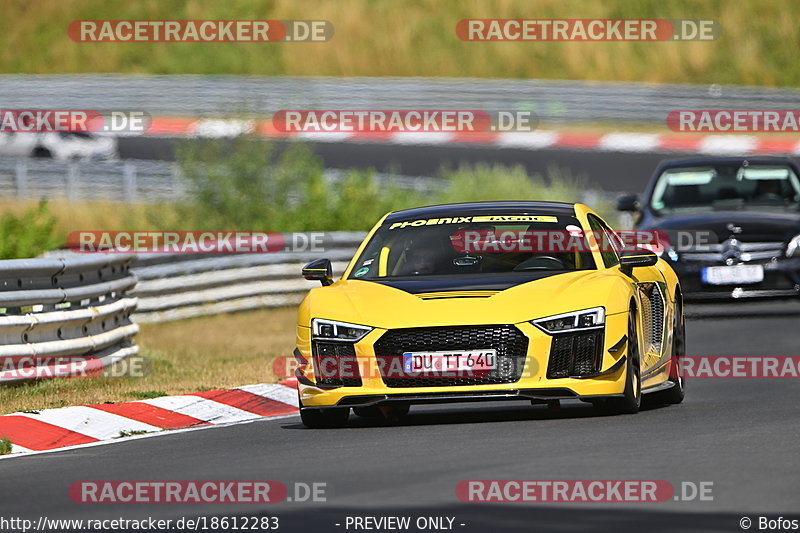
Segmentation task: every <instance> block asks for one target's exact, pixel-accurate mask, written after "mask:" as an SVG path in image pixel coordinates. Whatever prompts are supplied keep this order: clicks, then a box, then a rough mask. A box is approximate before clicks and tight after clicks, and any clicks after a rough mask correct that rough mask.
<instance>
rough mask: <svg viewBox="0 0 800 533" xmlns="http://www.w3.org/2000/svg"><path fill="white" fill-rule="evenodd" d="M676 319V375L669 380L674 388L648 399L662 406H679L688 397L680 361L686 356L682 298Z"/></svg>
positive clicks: (671, 372) (674, 321)
mask: <svg viewBox="0 0 800 533" xmlns="http://www.w3.org/2000/svg"><path fill="white" fill-rule="evenodd" d="M675 300H676V301H675V318H674V319H673V321H672V338H673V340H672V355H671V362H670V363H671V365H674V366H673V367H672V368H674V370H672V369H670V374H674V376H673V377H671V378H669V381H671V382H672V387H671V388H669V389H667V390H665V391H661V392H656V393H654V394H652V395H650V396H649V397H648V401H650V400H652V401H653V402H657V403H661V404H665V403H666V404H678V403H681V402H682V401H683V398H684V396H685V395H686V380H685V379H684V377H683V371H682V370H681V365H680V363H679V362H678V360H679V359H680V358H681V357H683V356H684V355H686V323H685V320H684V317H683V305H682V304H681V300H680V296H678V297H676V299H675Z"/></svg>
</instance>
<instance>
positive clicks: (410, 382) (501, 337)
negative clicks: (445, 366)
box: [375, 325, 528, 387]
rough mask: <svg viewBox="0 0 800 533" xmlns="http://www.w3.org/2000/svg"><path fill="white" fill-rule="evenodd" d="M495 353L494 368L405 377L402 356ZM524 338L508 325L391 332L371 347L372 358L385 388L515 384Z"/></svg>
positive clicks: (525, 345) (522, 363) (521, 363)
mask: <svg viewBox="0 0 800 533" xmlns="http://www.w3.org/2000/svg"><path fill="white" fill-rule="evenodd" d="M488 349H492V350H495V351H496V353H497V368H495V369H493V370H484V371H473V372H471V373H455V372H449V373H444V374H439V375H426V374H425V373H417V374H413V373H408V374H407V373H405V371H404V369H403V353H405V352H433V351H447V350H488ZM527 352H528V338H527V337H526V336H525V335H523V334H522V332H521V331H520V330H518V329H517V328H516V327H514V326H512V325H496V326H447V327H437V328H407V329H393V330H389V331H387V332H386V333H384V334H383V335H382V336H381V338H380V339H378V341H377V342H376V343H375V356H376V358H377V360H378V367H379V369H380V372H381V377H382V378H383V382H384V383H385V384H386V386H387V387H442V386H444V387H456V386H461V385H490V384H494V383H514V382H516V381H519V379H520V377H521V376H522V370H523V367H524V366H525V356H526V354H527Z"/></svg>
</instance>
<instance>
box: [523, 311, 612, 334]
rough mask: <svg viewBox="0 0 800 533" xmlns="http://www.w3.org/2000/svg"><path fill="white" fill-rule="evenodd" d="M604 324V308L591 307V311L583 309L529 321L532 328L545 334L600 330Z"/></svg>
mask: <svg viewBox="0 0 800 533" xmlns="http://www.w3.org/2000/svg"><path fill="white" fill-rule="evenodd" d="M605 322H606V310H605V308H604V307H593V308H592V309H584V310H583V311H575V312H574V313H564V314H563V315H555V316H548V317H546V318H539V319H537V320H531V323H533V325H534V326H537V327H539V328H540V329H542V330H544V331H545V332H546V333H562V332H564V331H575V330H586V329H598V328H602V327H603V324H605Z"/></svg>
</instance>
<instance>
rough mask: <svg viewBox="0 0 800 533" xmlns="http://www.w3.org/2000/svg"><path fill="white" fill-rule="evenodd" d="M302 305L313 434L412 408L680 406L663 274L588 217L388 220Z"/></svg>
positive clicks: (669, 296)
mask: <svg viewBox="0 0 800 533" xmlns="http://www.w3.org/2000/svg"><path fill="white" fill-rule="evenodd" d="M303 276H304V277H305V278H306V279H309V280H318V281H320V282H322V285H323V286H322V287H317V288H315V289H312V290H311V291H309V293H308V295H307V296H306V297H305V299H304V300H303V302H302V303H301V305H300V309H299V313H298V325H297V348H296V350H295V352H294V355H295V358H296V359H297V362H298V365H299V366H298V368H297V370H296V376H297V378H298V382H299V387H298V392H299V398H300V414H301V417H302V421H303V423H304V424H305V425H306V426H308V427H312V428H322V427H341V426H344V425H345V424H346V423H347V420H348V417H349V415H350V410H351V409H352V410H353V411H354V412H355V414H356V415H359V416H384V417H387V418H389V419H391V420H394V419H397V418H399V417H402V416H404V415H405V414H406V413H408V411H409V406H410V405H412V404H425V403H440V402H462V401H483V400H490V401H493V400H526V401H530V402H532V403H546V404H550V405H553V404H558V402H559V401H560V400H568V399H578V400H583V401H586V402H591V403H592V404H593V405H594V406H595V407H596V408H597V409H598V410H599V411H601V412H603V413H609V414H613V413H636V412H637V411H638V410H639V407H640V405H641V399H642V395H643V394H649V393H654V394H652V396H650V397H653V398H656V399H657V400H658V401H659V402H662V403H679V402H681V401H682V400H683V396H684V383H683V379H682V376H681V372H680V365H679V364H678V363H679V358H680V357H681V356H682V355H683V354H684V344H685V341H684V339H685V336H684V322H683V307H682V297H681V290H680V286H679V284H678V279H677V277H676V275H675V273H674V272H673V271H672V269H671V268H670V267H669V266H668V265H667V263H666V262H665V261H663V260H661V259H659V258H658V256H657V255H656V254H655V253H653V252H652V251H649V250H647V249H644V248H640V247H636V246H631V244H630V243H629V242H627V241H626V240H625V239H624V238H622V237H620V235H618V234H617V233H615V232H614V231H613V230H612V229H611V228H610V227H609V226H608V225H607V224H606V223H605V222H604V221H603V220H602V219H601V218H600V217H599V216H598V215H597V214H596V213H594V212H593V211H592V210H591V209H589V208H588V207H586V206H585V205H582V204H565V203H555V202H476V203H462V204H449V205H437V206H430V207H420V208H415V209H408V210H404V211H397V212H393V213H389V214H388V215H386V216H384V217H383V219H381V220H380V221H379V222H378V223H377V224H376V225H375V227H374V228H373V229H372V231H370V233H369V235H368V236H367V237H366V239H365V240H364V242H363V243H362V244H361V246H360V247H359V249H358V251H357V252H356V254H355V256H354V258H353V259H352V260H351V261H350V263H349V265H348V266H347V268H346V270H345V272H344V274H343V276H342V278H341V279H340V280H338V281H336V282H334V281H333V275H332V269H331V263H330V261H329V260H327V259H320V260H317V261H314V262H312V263H310V264H308V265H307V266H306V267H305V268H304V269H303Z"/></svg>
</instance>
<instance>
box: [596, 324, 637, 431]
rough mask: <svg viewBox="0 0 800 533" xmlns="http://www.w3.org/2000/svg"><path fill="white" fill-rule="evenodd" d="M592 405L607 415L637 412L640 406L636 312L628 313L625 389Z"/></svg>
mask: <svg viewBox="0 0 800 533" xmlns="http://www.w3.org/2000/svg"><path fill="white" fill-rule="evenodd" d="M593 405H594V406H595V407H597V408H599V410H600V411H601V412H602V413H603V414H608V415H625V414H630V415H632V414H635V413H638V412H639V408H640V407H641V406H642V375H641V371H640V365H639V335H638V329H637V327H636V312H635V311H634V310H633V309H631V312H630V313H629V315H628V349H627V356H626V360H625V389H624V390H623V393H622V396H621V397H616V398H608V399H607V400H605V401H603V402H596V403H595V402H593Z"/></svg>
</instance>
